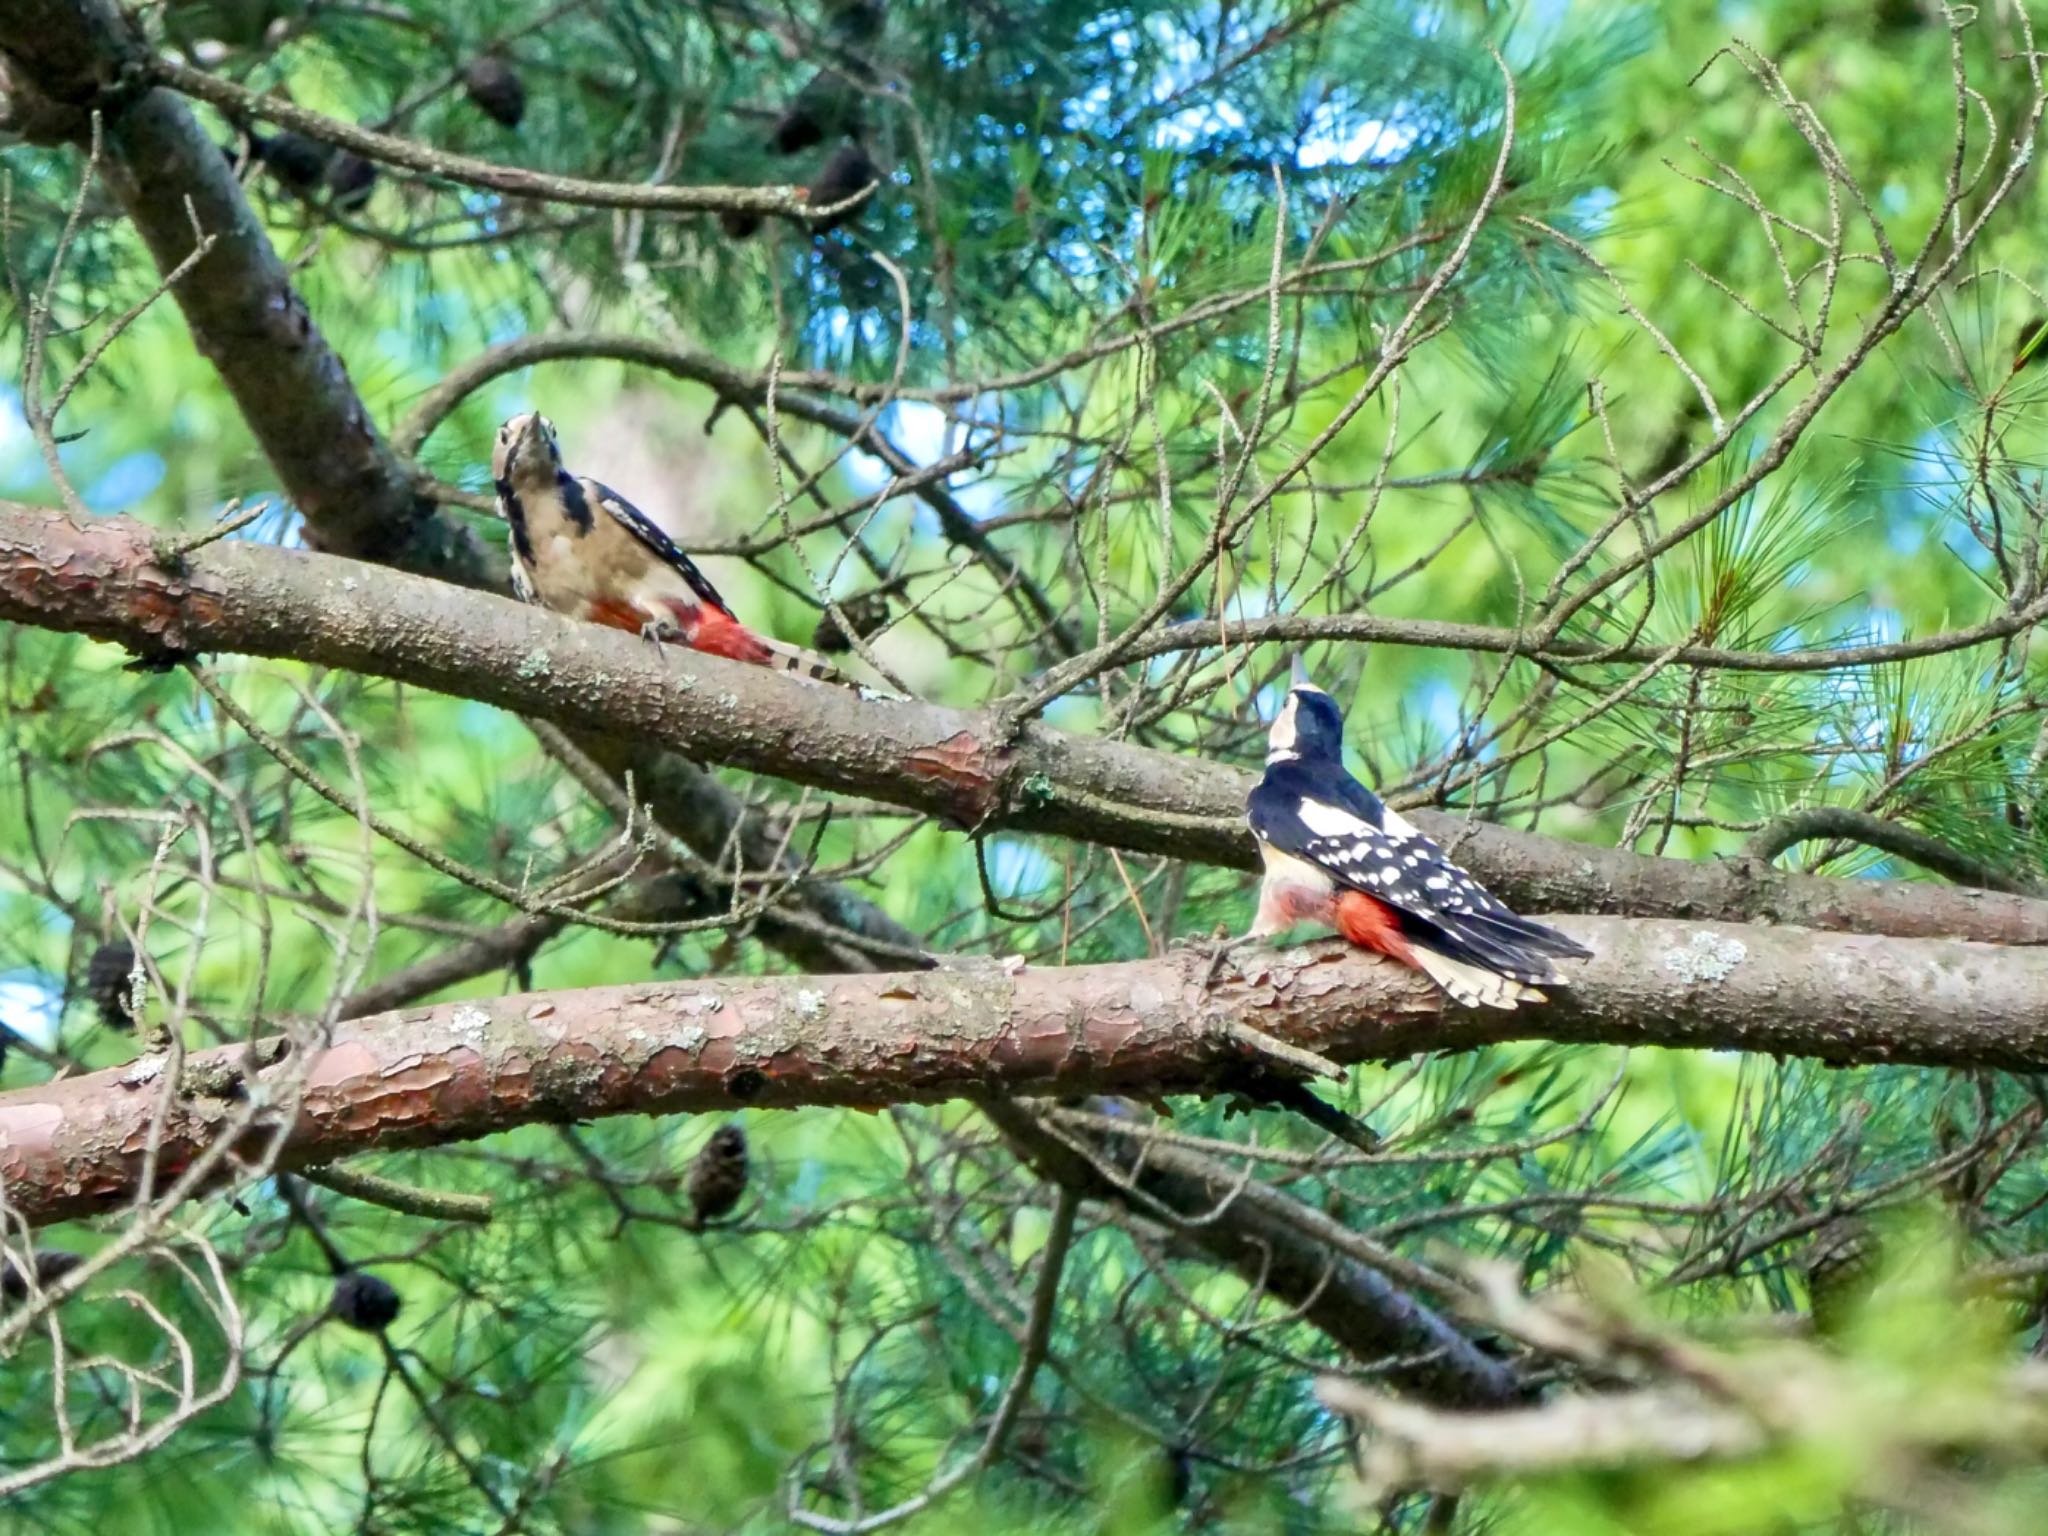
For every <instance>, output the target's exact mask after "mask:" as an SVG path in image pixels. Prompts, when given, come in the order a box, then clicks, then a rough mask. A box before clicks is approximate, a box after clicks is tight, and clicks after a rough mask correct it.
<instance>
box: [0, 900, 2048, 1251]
mask: <svg viewBox="0 0 2048 1536" xmlns="http://www.w3.org/2000/svg"><path fill="white" fill-rule="evenodd" d="M1558 923H1559V926H1560V927H1562V928H1564V929H1565V930H1566V931H1567V932H1569V933H1570V934H1571V935H1572V936H1573V937H1575V938H1577V939H1579V940H1581V941H1582V942H1584V943H1586V944H1588V945H1590V946H1591V947H1592V949H1593V950H1594V952H1595V955H1596V957H1597V958H1595V959H1593V960H1590V961H1587V962H1584V963H1582V964H1579V965H1577V966H1575V967H1574V972H1573V984H1572V985H1571V986H1570V987H1569V988H1564V989H1560V990H1559V991H1558V992H1557V994H1556V995H1555V996H1554V997H1553V999H1552V1000H1551V1001H1550V1002H1549V1003H1548V1004H1546V1005H1542V1006H1530V1007H1525V1008H1521V1009H1518V1010H1516V1011H1513V1012H1506V1013H1503V1012H1494V1011H1485V1012H1473V1011H1467V1010H1463V1009H1458V1008H1454V1007H1449V1006H1447V1005H1446V1004H1445V1003H1444V1001H1443V999H1442V998H1441V996H1440V995H1439V994H1437V993H1436V992H1435V990H1434V989H1433V988H1431V987H1430V986H1429V985H1428V983H1427V982H1425V981H1422V980H1421V979H1419V978H1418V977H1417V976H1416V975H1415V974H1414V973H1412V972H1409V971H1406V970H1404V969H1402V968H1400V967H1397V966H1394V965H1391V964H1389V963H1388V962H1386V961H1384V960H1381V959H1380V958H1378V957H1377V956H1373V955H1367V954H1362V953H1359V952H1356V951H1353V950H1350V949H1349V948H1348V947H1346V946H1344V945H1342V944H1337V943H1324V944H1313V945H1306V946H1301V947H1298V948H1294V949H1288V950H1280V951H1264V952H1258V953H1254V954H1249V955H1247V956H1246V957H1245V958H1244V961H1243V968H1244V970H1243V974H1242V975H1241V976H1239V977H1234V978H1233V977H1226V978H1225V979H1223V980H1221V981H1219V982H1218V984H1217V985H1216V986H1215V987H1213V988H1211V989H1207V990H1205V989H1204V987H1203V984H1202V983H1203V977H1204V975H1205V973H1206V971H1207V969H1208V964H1209V962H1208V958H1207V956H1205V955H1201V954H1195V953H1181V954H1174V955H1169V956H1167V957H1164V958H1162V959H1156V960H1144V961H1135V962H1131V963H1127V964H1121V965H1102V966H1077V967H1072V968H1068V969H1038V968H1025V969H1022V970H1014V969H1007V968H1005V967H1004V966H1003V965H1001V964H1000V963H997V962H986V963H974V964H961V965H949V966H947V967H946V968H944V969H941V970H936V971H908V972H897V973H892V974H885V975H872V974H864V975H856V976H833V977H820V976H793V977H791V976H782V977H733V978H724V979H708V980H699V981H690V982H670V983H658V982H642V983H637V984H634V985H631V986H623V987H604V988H594V989H590V990H586V991H568V992H554V993H534V994H530V995H523V996H514V997H504V998H496V999H491V1000H487V1001H471V1002H461V1003H450V1004H444V1005H442V1006H439V1007H435V1008H430V1009H407V1010H402V1011H399V1012H396V1013H387V1014H380V1015H377V1016H375V1017H372V1018H367V1019H362V1020H358V1021H356V1022H354V1023H345V1024H341V1025H338V1026H336V1027H335V1029H334V1031H333V1033H332V1036H331V1041H330V1043H329V1044H327V1045H326V1046H325V1047H324V1048H318V1049H315V1050H314V1052H313V1055H312V1057H311V1059H309V1060H293V1059H291V1058H289V1057H287V1058H286V1059H284V1060H282V1061H281V1062H280V1061H278V1059H277V1054H276V1049H275V1047H274V1046H269V1047H259V1048H258V1049H257V1050H255V1051H254V1052H252V1051H251V1049H250V1048H249V1047H248V1046H245V1045H235V1046H228V1047H223V1048H221V1049H218V1050H212V1051H203V1052H196V1053H193V1055H192V1056H191V1057H190V1058H189V1060H188V1064H187V1066H186V1068H185V1071H184V1073H183V1078H182V1080H183V1081H184V1082H186V1083H203V1084H206V1085H208V1087H207V1090H206V1091H205V1092H204V1093H195V1094H194V1095H193V1096H191V1097H188V1098H184V1099H174V1100H173V1101H172V1102H170V1103H168V1104H167V1105H163V1106H159V1105H158V1104H157V1102H156V1101H157V1098H158V1094H159V1093H160V1092H170V1091H172V1090H173V1089H174V1086H175V1085H174V1084H172V1082H171V1078H170V1075H169V1074H165V1073H162V1072H160V1071H159V1072H152V1071H150V1070H149V1069H148V1062H147V1061H145V1062H144V1063H142V1064H140V1065H131V1066H129V1067H125V1068H115V1069H112V1070H110V1071H105V1072H98V1073H93V1074H91V1075H88V1076H80V1077H74V1078H67V1079H63V1080H61V1081H57V1082H52V1083H45V1084H42V1085H40V1086H37V1087H33V1088H24V1089H19V1090H16V1091H15V1092H12V1093H7V1094H4V1095H0V1187H4V1189H5V1190H6V1195H7V1201H8V1204H9V1206H10V1208H11V1209H12V1210H13V1211H15V1212H16V1213H17V1214H18V1215H20V1216H21V1217H22V1218H24V1219H26V1220H27V1221H29V1222H30V1223H32V1224H40V1223H44V1222H49V1221H54V1220H58V1219H62V1218H67V1217H76V1216H84V1215H89V1214H91V1213H93V1212H95V1211H102V1210H107V1209H110V1208H112V1207H115V1206H118V1205H120V1204H121V1203H123V1202H125V1201H127V1200H129V1199H131V1198H133V1196H134V1195H135V1192H136V1189H135V1186H136V1181H137V1179H138V1178H139V1177H140V1176H141V1169H142V1167H143V1159H142V1158H141V1155H140V1154H139V1153H138V1151H137V1150H136V1149H138V1148H140V1147H142V1146H144V1145H145V1144H147V1143H148V1142H149V1140H150V1136H149V1128H150V1124H151V1117H152V1115H153V1113H155V1112H156V1111H157V1110H158V1109H159V1107H161V1110H162V1116H163V1118H162V1124H161V1132H160V1135H159V1138H158V1140H157V1143H156V1145H157V1148H158V1152H157V1162H156V1167H157V1169H158V1174H157V1177H158V1179H159V1181H160V1182H161V1183H168V1182H169V1181H170V1180H172V1179H174V1178H176V1177H177V1176H178V1174H179V1173H180V1172H181V1171H182V1170H183V1169H185V1168H186V1167H188V1166H190V1165H191V1164H192V1162H193V1161H194V1159H196V1158H198V1157H199V1156H200V1155H201V1154H202V1153H204V1152H205V1151H206V1149H207V1148H208V1146H209V1145H210V1143H211V1142H212V1140H213V1139H214V1138H215V1136H216V1135H218V1134H219V1132H218V1129H217V1128H218V1126H219V1125H220V1124H221V1123H222V1114H221V1108H222V1104H223V1102H224V1101H223V1098H222V1097H221V1095H223V1094H230V1095H247V1096H249V1097H251V1098H253V1099H256V1100H258V1101H260V1097H261V1083H262V1082H263V1081H265V1080H267V1079H268V1078H269V1077H270V1076H272V1075H274V1074H277V1073H280V1072H284V1073H296V1072H300V1071H303V1072H304V1074H305V1077H304V1081H305V1083H306V1085H307V1086H306V1091H305V1093H304V1095H303V1100H302V1102H300V1103H298V1104H297V1105H296V1106H279V1107H276V1108H273V1109H269V1110H266V1111H264V1112H262V1113H260V1114H259V1115H258V1118H257V1122H256V1126H255V1128H254V1129H253V1130H252V1131H251V1133H250V1134H251V1135H256V1136H262V1137H269V1136H273V1135H274V1136H278V1137H281V1139H282V1144H283V1145H282V1153H281V1156H282V1160H283V1161H282V1166H284V1167H287V1168H291V1167H300V1166H304V1165H306V1164H308V1163H324V1162H330V1161H333V1160H335V1159H338V1158H345V1157H349V1156H354V1155H357V1154H360V1153H364V1152H371V1151H381V1150H386V1149H390V1148H395V1147H423V1146H436V1145H443V1144H446V1143H450V1142H455V1141H463V1140H468V1139H471V1138H474V1137H478V1136H485V1135H489V1134H491V1133H492V1132H495V1131H501V1130H507V1129H510V1128H511V1127H513V1126H517V1125H525V1124H531V1123H536V1122H546V1123H557V1122H561V1121H565V1120H581V1119H589V1118H597V1117H601V1116H607V1115H618V1114H665V1113H675V1112H704V1111H723V1110H730V1109H732V1108H734V1107H736V1106H739V1105H752V1106H756V1107H761V1108H793V1107H796V1106H799V1105H810V1104H835V1105H859V1106H866V1107H873V1106H877V1105H885V1104H902V1103H934V1102H942V1101H945V1100H950V1099H956V1098H962V1097H971V1098H976V1099H982V1100H986V1099H992V1098H1003V1097H1009V1096H1013V1095H1018V1094H1026V1095H1068V1094H1095V1093H1100V1094H1119V1095H1130V1096H1136V1097H1141V1098H1150V1097H1154V1096H1157V1095H1159V1094H1162V1093H1169V1092H1201V1091H1205V1090H1216V1091H1226V1090H1228V1089H1229V1087H1230V1085H1231V1084H1232V1082H1233V1081H1234V1080H1236V1079H1237V1078H1239V1077H1240V1076H1241V1075H1242V1073H1243V1071H1244V1068H1245V1064H1246V1062H1245V1053H1244V1050H1243V1048H1242V1047H1241V1046H1240V1045H1239V1044H1238V1042H1237V1040H1236V1038H1235V1036H1234V1035H1233V1033H1232V1031H1231V1029H1230V1025H1231V1024H1232V1023H1233V1022H1241V1021H1245V1020H1252V1019H1256V1020H1257V1021H1258V1026H1259V1028H1261V1029H1263V1030H1265V1031H1266V1032H1267V1033H1269V1034H1273V1035H1276V1036H1278V1037H1280V1038H1281V1039H1284V1040H1286V1041H1288V1042H1289V1043H1290V1044H1294V1045H1298V1046H1301V1047H1303V1048H1306V1049H1310V1050H1314V1051H1317V1052H1319V1053H1320V1054H1322V1055H1325V1056H1328V1057H1330V1058H1332V1059H1333V1060H1336V1061H1340V1062H1359V1061H1368V1060H1374V1061H1377V1060H1393V1059H1399V1058H1401V1057H1405V1056H1409V1055H1412V1054H1413V1053H1415V1052H1417V1051H1424V1050H1428V1051H1461V1050H1470V1049H1474V1048H1477V1047H1479V1046H1484V1045H1491V1044H1495V1043H1498V1042H1501V1041H1508V1040H1537V1039H1540V1040H1553V1041H1561V1042H1567V1043H1585V1044H1622V1045H1660V1046H1670V1047H1677V1048H1684V1049H1695V1050H1737V1051H1755V1052H1761V1053H1764V1054H1767V1055H1776V1056H1805V1057H1811V1058H1815V1059H1818V1060H1821V1061H1825V1062H1829V1063H1833V1064H1837V1065H1844V1066H1849V1065H1863V1064H1873V1063H1881V1062H1914V1063H1921V1064H1924V1065H1930V1066H1944V1067H1955V1068H1972V1069H1974V1068H1992V1069H2001V1070H2011V1071H2024V1072H2039V1071H2043V1070H2048V1015H2044V1013H2043V1010H2042V1008H2041V1001H2040V1000H2041V999H2042V998H2043V997H2044V996H2048V949H2044V948H2010V949H2002V948H1998V947H1996V946H1990V945H1977V944H1964V943H1955V942H1943V941H1937V940H1905V939H1894V938H1888V937H1873V936H1862V935H1841V934H1823V933H1814V932H1810V931H1806V930H1801V929H1796V928H1780V927H1763V926H1749V927H1743V926H1736V925H1724V926H1721V927H1718V928H1713V929H1709V928H1703V927H1701V926H1700V925H1698V924H1695V923H1674V922H1653V921H1640V920H1628V919H1618V918H1564V919H1559V920H1558ZM277 1044H280V1045H281V1044H282V1042H278V1043H277ZM252 1060H253V1061H269V1062H272V1063H274V1064H273V1065H269V1066H266V1067H263V1068H262V1069H261V1075H260V1076H259V1078H258V1079H257V1080H255V1081H251V1080H250V1079H249V1078H247V1077H246V1075H245V1073H246V1071H247V1070H248V1067H249V1063H250V1062H251V1061H252ZM237 1084H239V1085H240V1086H239V1087H238V1088H237V1087H236V1086H235V1085H237ZM146 1085H147V1086H146ZM288 1109H289V1110H290V1111H291V1112H290V1113H289V1114H288V1117H287V1110H288ZM280 1117H287V1118H288V1123H287V1124H282V1125H280V1124H278V1123H277V1122H278V1121H279V1119H280ZM266 1145H267V1142H266ZM223 1166H227V1163H225V1162H224V1163H223ZM1325 1246H1327V1245H1325Z"/></svg>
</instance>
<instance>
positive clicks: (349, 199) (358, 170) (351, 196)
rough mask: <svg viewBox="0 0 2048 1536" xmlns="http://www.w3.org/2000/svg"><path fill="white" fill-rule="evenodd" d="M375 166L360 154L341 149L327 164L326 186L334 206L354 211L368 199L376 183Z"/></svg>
mask: <svg viewBox="0 0 2048 1536" xmlns="http://www.w3.org/2000/svg"><path fill="white" fill-rule="evenodd" d="M377 174H378V173H377V167H376V166H375V165H374V164H372V163H371V162H370V161H368V160H365V159H364V158H363V157H362V156H361V155H358V154H352V153H351V152H350V151H348V150H345V149H344V150H343V151H342V152H341V153H340V154H338V155H336V156H335V157H334V158H333V159H332V160H330V161H329V162H328V164H327V187H328V190H329V191H330V192H331V193H333V199H332V201H333V203H334V206H335V207H336V208H338V209H340V210H341V211H342V212H343V213H354V212H355V211H356V210H357V209H358V208H360V207H362V206H363V204H365V203H367V202H368V201H369V200H370V193H371V192H372V191H373V190H375V188H376V185H377Z"/></svg>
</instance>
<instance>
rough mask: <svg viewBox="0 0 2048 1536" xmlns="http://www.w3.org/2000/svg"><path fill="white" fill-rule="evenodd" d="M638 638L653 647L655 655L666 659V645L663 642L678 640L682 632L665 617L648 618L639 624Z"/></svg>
mask: <svg viewBox="0 0 2048 1536" xmlns="http://www.w3.org/2000/svg"><path fill="white" fill-rule="evenodd" d="M640 638H641V639H642V640H645V641H646V642H647V643H648V644H649V645H651V646H653V647H654V654H655V655H657V656H659V657H660V658H661V659H662V660H663V661H667V660H668V647H667V646H666V645H665V644H664V643H663V642H664V641H668V640H680V639H681V638H682V632H681V631H680V630H678V629H677V628H676V627H675V625H673V624H671V623H669V621H668V620H667V619H649V620H648V621H647V622H646V623H645V624H642V625H641V626H640Z"/></svg>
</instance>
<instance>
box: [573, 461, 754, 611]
mask: <svg viewBox="0 0 2048 1536" xmlns="http://www.w3.org/2000/svg"><path fill="white" fill-rule="evenodd" d="M575 486H576V490H577V493H578V494H579V495H580V496H581V497H582V498H583V500H584V502H585V507H586V512H585V515H586V516H587V515H588V512H587V508H588V505H589V503H591V502H595V503H596V504H597V505H598V506H599V507H600V508H602V509H603V510H604V512H605V513H606V514H607V515H609V516H610V517H611V518H612V519H613V520H614V521H615V522H617V523H618V524H619V525H620V526H621V527H623V528H624V529H625V530H626V531H627V532H628V533H630V534H632V535H633V537H634V538H636V539H638V540H639V541H640V542H641V543H642V544H643V545H645V546H646V547H647V550H648V552H649V553H651V554H652V555H653V556H654V558H655V559H657V560H659V561H660V562H661V563H662V564H663V565H665V566H667V567H668V568H669V569H670V570H672V571H674V572H675V573H676V574H677V575H678V576H680V577H682V578H683V580H684V581H686V582H688V583H689V584H690V590H691V591H692V592H695V593H696V594H697V596H698V597H699V598H701V599H703V601H705V602H707V603H709V604H710V605H711V606H712V607H714V608H716V609H717V610H718V611H719V612H720V613H722V614H724V615H726V616H727V617H728V618H731V617H733V616H734V615H733V611H732V609H731V608H730V607H729V606H728V605H727V604H726V601H725V599H724V598H722V597H720V596H719V595H718V588H716V587H714V586H712V585H711V579H710V578H709V577H708V576H706V575H705V574H704V573H703V572H702V571H700V570H698V569H697V562H696V561H694V560H692V559H691V558H690V557H689V556H688V555H686V554H684V553H683V552H682V550H681V549H680V548H679V547H678V546H677V544H676V541H675V540H674V539H672V538H670V537H669V536H668V534H667V533H665V532H664V531H663V530H662V527H661V525H660V524H659V523H657V522H655V520H654V519H653V518H651V517H649V516H648V515H647V514H646V513H645V512H642V511H641V510H640V509H639V508H638V507H636V506H634V505H633V503H631V502H630V501H628V500H626V498H625V497H623V496H621V495H620V494H619V493H618V492H617V491H615V490H613V489H612V488H611V487H610V486H608V485H605V484H603V483H602V482H601V481H597V480H591V479H588V478H579V479H577V480H576V481H575Z"/></svg>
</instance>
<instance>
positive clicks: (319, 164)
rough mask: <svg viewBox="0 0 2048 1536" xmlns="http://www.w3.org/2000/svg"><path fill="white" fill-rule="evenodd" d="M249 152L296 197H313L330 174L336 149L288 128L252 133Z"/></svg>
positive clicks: (279, 183) (281, 185)
mask: <svg viewBox="0 0 2048 1536" xmlns="http://www.w3.org/2000/svg"><path fill="white" fill-rule="evenodd" d="M249 153H250V155H252V156H253V157H254V158H255V159H256V160H258V161H259V162H261V164H262V166H263V168H264V169H265V170H267V171H268V172H270V174H271V177H272V179H274V180H275V181H276V182H277V184H278V185H279V186H280V187H283V188H284V189H285V191H287V192H290V193H292V194H293V195H294V196H296V197H311V196H312V195H313V194H314V193H315V192H318V191H319V190H320V185H321V183H322V181H323V180H324V179H325V178H326V176H327V163H328V161H329V160H331V159H332V158H333V156H334V151H333V150H332V149H330V148H328V147H327V146H326V145H325V144H322V143H321V142H320V141H319V140H318V139H309V138H307V137H306V136H305V135H304V134H303V133H293V132H292V131H291V130H290V129H289V128H287V129H284V130H283V131H281V132H278V133H273V134H261V133H251V134H250V135H249Z"/></svg>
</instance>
